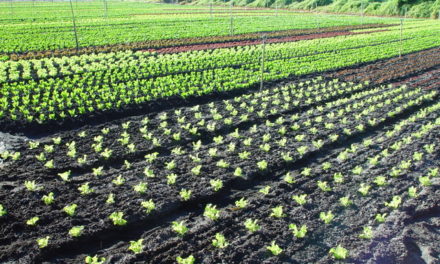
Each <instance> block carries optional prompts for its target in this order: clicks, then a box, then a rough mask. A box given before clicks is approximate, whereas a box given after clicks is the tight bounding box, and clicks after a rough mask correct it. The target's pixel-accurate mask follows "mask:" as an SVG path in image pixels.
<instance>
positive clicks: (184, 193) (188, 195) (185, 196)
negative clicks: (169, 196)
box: [179, 189, 192, 201]
mask: <svg viewBox="0 0 440 264" xmlns="http://www.w3.org/2000/svg"><path fill="white" fill-rule="evenodd" d="M191 193H192V191H191V190H186V189H182V190H180V193H179V194H180V198H181V199H182V200H183V201H188V200H189V198H191Z"/></svg>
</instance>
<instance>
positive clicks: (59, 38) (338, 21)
mask: <svg viewBox="0 0 440 264" xmlns="http://www.w3.org/2000/svg"><path fill="white" fill-rule="evenodd" d="M233 21H234V22H233V33H234V34H243V33H251V32H261V31H273V30H289V29H292V28H294V29H308V28H315V27H317V24H316V23H315V22H314V21H313V20H312V21H313V22H312V23H311V22H310V15H305V14H299V15H298V14H292V15H286V16H243V17H236V18H234V20H233ZM388 21H393V20H392V19H389V20H388ZM388 21H387V22H388ZM364 22H365V23H384V22H385V23H386V21H384V20H383V19H378V18H366V19H365V21H364ZM361 23H362V22H361V21H360V19H359V18H357V17H349V16H339V17H334V16H322V17H320V26H321V27H330V26H346V25H359V24H361ZM182 28H183V29H185V30H182ZM77 31H78V40H79V45H80V46H81V47H87V46H97V45H108V44H110V45H111V44H118V43H127V42H143V41H147V40H159V39H178V38H193V37H207V36H218V35H229V34H230V33H231V32H230V18H229V17H214V18H212V19H211V18H209V17H208V16H206V15H205V16H203V17H201V18H193V17H191V16H190V15H188V16H185V15H178V16H173V17H166V16H155V17H154V16H134V17H124V18H112V19H109V20H106V19H105V18H98V19H85V20H83V21H78V22H77ZM1 37H2V38H1V39H0V46H1V47H2V48H1V50H0V52H2V53H20V52H28V51H43V50H56V49H63V48H74V47H75V39H74V38H73V35H72V23H71V21H70V20H67V21H57V22H40V23H32V24H31V23H24V24H7V25H5V30H4V31H2V34H1Z"/></svg>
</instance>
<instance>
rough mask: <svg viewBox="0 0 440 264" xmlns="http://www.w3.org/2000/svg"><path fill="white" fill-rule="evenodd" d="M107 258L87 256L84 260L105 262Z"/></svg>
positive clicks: (94, 263) (96, 262)
mask: <svg viewBox="0 0 440 264" xmlns="http://www.w3.org/2000/svg"><path fill="white" fill-rule="evenodd" d="M105 260H106V259H105V258H104V257H101V258H99V257H98V256H93V257H91V256H87V257H86V258H85V260H84V261H85V263H86V264H104V262H105Z"/></svg>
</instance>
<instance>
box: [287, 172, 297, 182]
mask: <svg viewBox="0 0 440 264" xmlns="http://www.w3.org/2000/svg"><path fill="white" fill-rule="evenodd" d="M284 181H285V182H286V183H288V184H294V183H295V179H294V178H293V177H292V175H290V172H288V173H287V174H286V175H285V176H284Z"/></svg>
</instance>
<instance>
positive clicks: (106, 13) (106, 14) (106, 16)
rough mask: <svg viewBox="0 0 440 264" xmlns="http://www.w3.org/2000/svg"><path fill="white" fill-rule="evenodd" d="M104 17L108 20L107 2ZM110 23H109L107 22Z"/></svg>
mask: <svg viewBox="0 0 440 264" xmlns="http://www.w3.org/2000/svg"><path fill="white" fill-rule="evenodd" d="M104 17H105V18H106V19H108V7H107V0H104ZM107 22H108V21H107Z"/></svg>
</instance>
